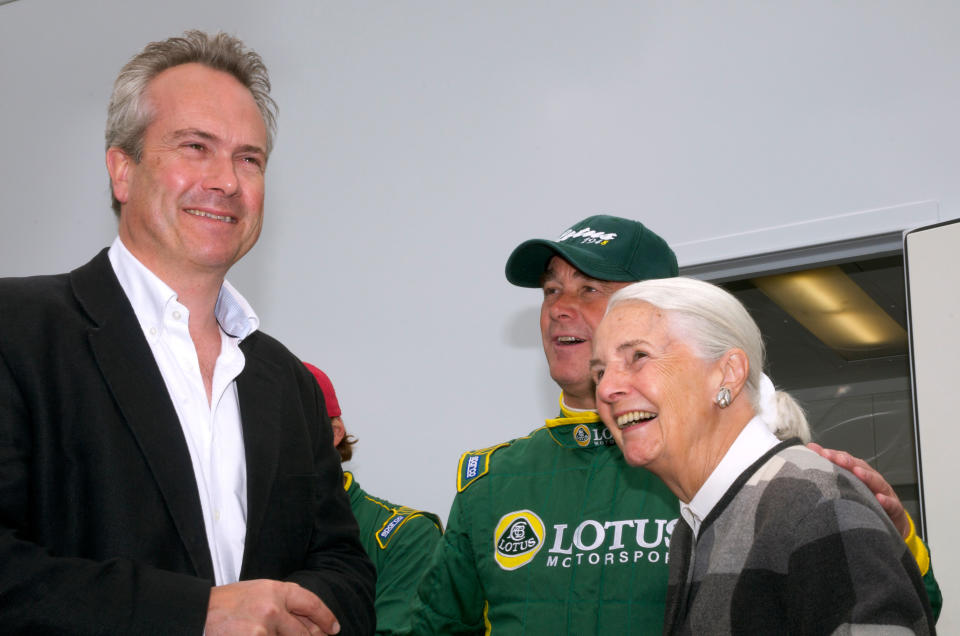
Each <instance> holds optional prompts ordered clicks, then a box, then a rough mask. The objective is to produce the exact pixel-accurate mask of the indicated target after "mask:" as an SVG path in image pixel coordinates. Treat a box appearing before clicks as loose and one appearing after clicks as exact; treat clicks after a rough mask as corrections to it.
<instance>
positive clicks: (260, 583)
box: [204, 579, 340, 636]
mask: <svg viewBox="0 0 960 636" xmlns="http://www.w3.org/2000/svg"><path fill="white" fill-rule="evenodd" d="M339 632H340V624H339V623H338V622H337V618H336V617H335V616H334V615H333V612H331V611H330V609H329V608H328V607H327V606H326V605H325V604H324V602H323V601H321V600H320V598H319V597H318V596H317V595H316V594H314V593H313V592H310V591H309V590H306V589H304V588H302V587H300V586H299V585H297V584H296V583H284V582H282V581H270V580H266V579H261V580H257V581H240V582H239V583H231V584H230V585H220V586H217V587H214V588H212V589H211V590H210V602H209V604H208V605H207V624H206V626H205V628H204V633H205V634H206V636H219V635H221V634H224V635H226V634H283V635H284V636H286V635H287V634H321V635H323V636H326V635H328V634H337V633H339Z"/></svg>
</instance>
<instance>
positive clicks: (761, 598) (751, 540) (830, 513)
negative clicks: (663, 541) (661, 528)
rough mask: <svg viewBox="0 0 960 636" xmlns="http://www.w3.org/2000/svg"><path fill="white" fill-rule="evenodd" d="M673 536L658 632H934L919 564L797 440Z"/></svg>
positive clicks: (854, 483)
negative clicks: (696, 528) (693, 525)
mask: <svg viewBox="0 0 960 636" xmlns="http://www.w3.org/2000/svg"><path fill="white" fill-rule="evenodd" d="M692 541H693V533H692V532H691V530H690V527H689V526H688V525H687V524H686V523H685V522H683V521H682V520H681V521H680V522H679V523H677V526H676V528H675V529H674V532H673V536H672V537H671V540H670V575H669V587H668V590H667V607H666V614H665V620H664V633H665V634H698V635H699V634H750V635H754V634H834V633H838V634H850V633H858V632H859V631H861V630H860V629H858V628H864V629H863V630H862V631H867V632H869V633H870V634H910V633H916V634H933V633H935V630H934V623H933V617H932V615H931V612H930V605H929V602H928V601H927V594H926V591H925V589H924V587H923V581H922V580H921V578H920V572H919V571H918V570H917V565H916V562H915V561H914V559H913V557H912V556H911V555H910V552H909V551H908V550H907V547H906V544H905V543H904V542H903V540H902V539H901V538H900V535H899V533H897V531H896V529H895V528H894V527H893V524H892V523H891V522H890V520H889V519H888V518H887V515H886V514H884V512H883V509H882V508H880V505H879V504H878V503H877V501H876V499H875V498H874V496H873V495H872V494H871V493H870V492H869V491H868V490H867V488H866V486H864V485H863V484H862V483H861V482H860V480H859V479H857V478H856V477H854V476H853V475H851V474H850V473H849V472H847V471H845V470H843V469H841V468H838V467H836V466H834V465H833V464H831V463H830V462H828V461H827V460H825V459H823V458H822V457H820V456H819V455H817V454H816V453H814V452H813V451H811V450H809V449H807V448H805V447H804V446H802V445H800V442H799V441H798V440H791V441H787V442H783V443H781V444H779V445H777V446H775V447H774V448H772V449H771V450H770V451H768V452H767V453H765V454H764V455H763V456H762V457H761V458H760V459H758V460H757V461H756V462H755V463H754V464H753V465H752V466H750V468H748V469H747V470H746V471H744V472H743V474H742V475H740V477H739V478H738V479H737V480H736V481H735V482H734V484H733V485H732V486H731V487H730V489H729V490H728V491H727V492H726V494H724V496H723V497H722V498H721V499H720V501H719V502H718V503H717V505H716V506H715V507H714V509H713V510H711V511H710V514H708V515H707V517H706V518H705V519H704V520H703V524H702V525H701V527H700V534H699V538H698V539H697V541H696V543H695V544H694V546H693V549H691V542H692Z"/></svg>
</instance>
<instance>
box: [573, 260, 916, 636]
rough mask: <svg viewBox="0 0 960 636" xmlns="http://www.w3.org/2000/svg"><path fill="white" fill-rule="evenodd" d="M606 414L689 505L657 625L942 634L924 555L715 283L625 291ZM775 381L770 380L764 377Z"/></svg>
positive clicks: (668, 628)
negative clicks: (794, 394)
mask: <svg viewBox="0 0 960 636" xmlns="http://www.w3.org/2000/svg"><path fill="white" fill-rule="evenodd" d="M594 358H595V359H594V360H593V361H592V363H591V364H592V368H593V373H594V379H595V380H596V383H597V405H598V409H599V411H600V416H601V417H602V418H603V421H604V423H605V424H606V425H607V427H608V428H609V429H610V432H611V433H612V434H613V436H614V438H615V439H616V442H617V445H618V446H619V447H620V449H621V450H622V451H623V454H624V457H625V458H626V460H627V462H628V463H630V464H631V465H634V466H644V467H646V468H647V469H649V470H650V471H652V472H653V473H655V474H656V475H657V476H658V477H660V479H662V480H663V481H664V483H665V484H666V485H667V486H668V487H669V488H670V489H671V490H672V491H673V492H674V494H676V495H677V497H679V499H680V515H681V517H682V519H683V521H684V523H678V524H677V526H676V528H675V529H674V531H673V536H672V537H671V545H670V575H669V588H668V592H667V609H666V615H665V623H664V633H671V634H673V633H680V634H787V633H790V634H831V633H835V632H838V633H850V631H853V632H857V631H858V628H860V627H864V628H866V629H867V630H869V631H870V633H911V630H912V633H917V634H928V633H933V632H934V627H933V619H932V616H931V613H930V607H929V603H928V601H927V595H926V592H925V590H924V588H923V583H922V581H921V578H920V573H919V571H918V570H917V566H916V563H915V562H914V560H913V558H912V557H911V556H910V553H909V552H908V551H907V549H906V546H905V545H904V542H903V540H902V539H901V538H900V535H899V534H898V532H897V531H896V529H895V528H894V527H893V525H892V524H891V523H890V520H889V519H888V518H887V516H886V515H885V514H884V512H883V510H882V509H881V508H880V506H879V504H878V503H877V501H876V499H875V498H874V497H873V495H871V493H870V492H869V491H868V490H867V489H866V488H865V487H864V485H863V484H862V483H861V482H860V480H859V479H857V478H856V477H854V476H853V475H851V474H850V473H848V472H847V471H845V470H844V469H842V468H838V467H837V466H835V465H833V464H831V463H830V462H829V461H827V460H825V459H823V458H822V457H820V456H819V455H817V454H816V453H814V452H813V451H811V450H809V449H807V448H806V447H804V446H803V445H802V443H801V441H800V439H792V440H788V441H785V442H781V441H780V440H779V439H777V437H776V436H774V434H773V433H771V432H770V430H771V428H772V429H774V430H778V434H780V436H781V437H784V435H783V434H782V432H783V431H795V432H796V433H798V434H799V435H801V436H802V435H805V434H806V431H807V425H806V420H805V418H804V415H803V411H802V410H801V409H800V408H799V406H798V405H797V403H796V402H795V401H794V400H793V399H792V398H791V397H790V396H789V395H787V394H786V393H782V392H776V393H774V391H773V386H772V385H769V381H766V382H765V381H764V380H765V376H763V374H762V368H763V365H764V353H763V342H762V340H761V336H760V331H759V329H758V328H757V326H756V324H755V323H754V322H753V319H752V318H751V317H750V315H749V314H748V313H747V312H746V310H745V309H744V308H743V306H742V305H741V304H740V303H739V302H738V301H737V300H736V299H735V298H734V297H733V296H731V295H730V294H728V293H727V292H725V291H723V290H721V289H720V288H718V287H715V286H713V285H710V284H708V283H704V282H701V281H696V280H692V279H684V278H674V279H666V280H652V281H645V282H642V283H637V284H634V285H631V286H629V287H626V288H624V289H622V290H620V291H619V292H617V293H616V294H615V295H614V296H613V297H612V298H611V299H610V303H609V306H608V309H607V314H606V316H605V317H604V319H603V321H602V322H601V323H600V326H599V328H598V329H597V331H596V334H595V339H594ZM765 384H766V385H767V386H764V385H765Z"/></svg>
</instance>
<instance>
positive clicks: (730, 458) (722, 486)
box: [680, 417, 780, 537]
mask: <svg viewBox="0 0 960 636" xmlns="http://www.w3.org/2000/svg"><path fill="white" fill-rule="evenodd" d="M779 443H780V440H779V439H777V437H776V435H774V434H773V433H771V432H770V429H769V428H768V427H767V425H766V424H765V423H764V421H763V420H762V419H760V418H759V417H754V418H753V419H751V420H750V421H749V422H747V425H746V426H745V427H743V430H742V431H740V434H739V435H737V439H735V440H734V441H733V444H732V445H731V446H730V448H729V449H728V450H727V453H726V454H725V455H724V456H723V459H721V460H720V463H719V464H717V467H716V468H714V469H713V472H712V473H710V476H709V477H707V480H706V481H705V482H703V486H701V487H700V490H698V491H697V494H696V495H694V496H693V499H691V500H690V503H688V504H687V503H683V502H682V501H681V502H680V516H681V517H683V520H684V521H686V522H687V525H689V526H690V528H691V529H692V530H693V536H694V537H696V536H697V535H698V534H699V532H700V524H701V523H703V520H704V519H705V518H706V517H707V515H708V514H710V511H711V510H713V507H714V506H716V505H717V503H719V502H720V498H721V497H723V495H724V493H726V492H727V490H729V489H730V486H732V485H733V482H735V481H736V480H737V477H739V476H740V475H741V474H743V471H745V470H746V469H747V468H749V467H750V465H751V464H753V462H755V461H757V460H758V459H760V457H762V456H763V454H764V453H766V452H767V451H768V450H770V449H771V448H773V447H774V446H776V445H777V444H779Z"/></svg>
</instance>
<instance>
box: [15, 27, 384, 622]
mask: <svg viewBox="0 0 960 636" xmlns="http://www.w3.org/2000/svg"><path fill="white" fill-rule="evenodd" d="M269 88H270V85H269V80H268V79H267V74H266V69H265V68H264V67H263V64H262V62H261V61H260V58H259V57H258V56H257V55H256V53H254V52H252V51H249V50H248V49H246V48H245V47H244V45H243V43H242V42H240V41H239V40H236V39H235V38H232V37H229V36H226V35H223V34H218V35H216V36H208V35H207V34H204V33H200V32H188V33H186V34H184V36H183V37H182V38H171V39H170V40H167V41H164V42H157V43H152V44H150V45H148V46H147V47H146V48H145V49H144V51H142V52H141V53H140V54H138V55H137V56H135V57H134V59H132V60H131V62H130V63H128V64H127V66H125V67H124V69H123V71H121V74H120V76H119V77H118V79H117V82H116V84H115V87H114V94H113V97H112V99H111V104H110V110H109V114H108V125H107V146H108V148H107V169H108V172H109V173H110V178H111V186H112V193H113V197H114V208H115V210H117V211H118V214H119V236H118V238H117V240H115V241H114V244H113V246H111V247H110V249H109V250H104V251H103V252H101V253H100V254H99V255H97V256H96V257H94V258H93V260H91V261H90V262H89V263H87V264H86V265H84V266H82V267H80V268H78V269H76V270H74V271H73V272H71V273H69V274H62V275H58V276H38V277H32V278H22V279H5V280H0V631H3V632H4V633H11V632H13V633H31V634H38V633H78V634H79V633H104V634H107V633H109V634H133V633H157V634H175V633H193V634H201V633H206V634H207V635H213V634H234V633H246V632H251V631H256V630H262V631H261V632H260V633H263V632H264V631H265V632H266V633H281V634H287V633H313V634H333V633H338V632H341V630H342V633H348V634H364V633H373V629H374V616H373V590H374V579H375V575H374V571H373V567H372V566H371V564H370V562H369V561H368V559H367V558H366V556H365V554H364V552H363V548H362V547H361V545H360V543H359V541H358V538H357V528H356V522H355V520H354V519H353V516H352V514H351V512H350V507H349V503H348V501H347V498H346V496H345V494H344V491H343V488H342V486H341V484H342V473H341V470H340V461H339V458H338V456H337V454H336V452H335V450H334V448H333V443H332V439H331V428H330V425H329V421H328V420H327V417H326V414H325V409H324V404H323V398H322V395H321V394H320V392H319V390H318V388H317V384H316V382H315V381H314V380H313V378H312V376H311V375H310V374H309V373H308V372H307V371H306V369H305V368H304V366H303V365H302V364H301V363H300V361H299V360H298V359H297V358H295V357H294V356H293V355H292V354H291V353H290V352H289V351H287V350H286V349H285V348H284V347H283V346H282V345H281V344H280V343H278V342H277V341H276V340H274V339H272V338H270V337H269V336H267V335H265V334H263V333H262V332H260V331H258V330H257V327H258V324H259V323H258V320H257V318H256V315H255V314H254V313H253V311H252V309H251V308H250V307H249V305H248V304H247V303H246V301H245V300H244V299H243V298H242V296H240V295H239V293H238V292H237V291H236V290H235V289H233V288H232V287H231V286H230V285H229V283H226V282H225V276H226V273H227V271H228V270H229V268H230V267H231V266H232V265H233V263H235V262H236V261H237V260H239V259H240V258H241V257H242V256H243V255H244V254H245V253H246V252H247V250H249V249H250V247H251V246H252V245H253V244H254V243H255V242H256V239H257V237H258V235H259V232H260V225H261V220H262V214H263V184H264V171H265V168H266V162H267V157H268V156H269V152H270V149H271V142H272V138H273V129H274V126H275V123H274V121H275V120H274V117H275V106H274V105H273V102H272V100H271V99H270V97H269Z"/></svg>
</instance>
